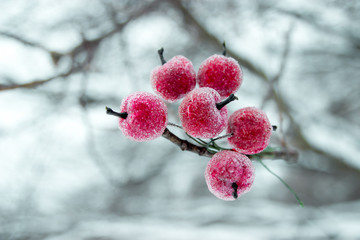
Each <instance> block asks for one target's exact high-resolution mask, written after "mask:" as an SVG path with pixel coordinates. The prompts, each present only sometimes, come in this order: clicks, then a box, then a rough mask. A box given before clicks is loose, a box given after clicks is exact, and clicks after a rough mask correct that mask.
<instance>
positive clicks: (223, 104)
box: [216, 94, 238, 110]
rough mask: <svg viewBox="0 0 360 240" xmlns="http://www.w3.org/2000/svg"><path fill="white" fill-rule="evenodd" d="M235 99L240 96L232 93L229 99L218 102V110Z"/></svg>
mask: <svg viewBox="0 0 360 240" xmlns="http://www.w3.org/2000/svg"><path fill="white" fill-rule="evenodd" d="M234 100H238V98H237V97H236V96H235V95H234V94H231V95H230V96H229V97H228V98H227V99H225V100H224V101H222V102H219V103H217V104H216V108H217V109H218V110H221V109H222V108H223V107H225V106H226V105H227V104H228V103H230V102H232V101H234Z"/></svg>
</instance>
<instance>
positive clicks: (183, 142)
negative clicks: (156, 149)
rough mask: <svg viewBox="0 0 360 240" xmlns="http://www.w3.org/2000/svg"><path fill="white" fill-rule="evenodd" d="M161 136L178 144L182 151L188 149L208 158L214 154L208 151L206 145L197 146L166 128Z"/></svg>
mask: <svg viewBox="0 0 360 240" xmlns="http://www.w3.org/2000/svg"><path fill="white" fill-rule="evenodd" d="M162 136H163V137H164V138H166V139H167V140H169V141H170V142H172V143H174V144H175V145H177V146H179V147H180V149H181V150H182V151H190V152H193V153H197V154H199V155H200V156H205V157H210V158H211V157H212V156H213V155H214V154H213V153H211V152H209V151H208V150H207V149H206V147H201V146H197V145H195V144H192V143H191V142H188V141H186V140H183V139H181V138H179V137H178V136H176V135H175V134H174V133H172V132H171V131H170V130H169V129H167V128H165V131H164V133H163V134H162Z"/></svg>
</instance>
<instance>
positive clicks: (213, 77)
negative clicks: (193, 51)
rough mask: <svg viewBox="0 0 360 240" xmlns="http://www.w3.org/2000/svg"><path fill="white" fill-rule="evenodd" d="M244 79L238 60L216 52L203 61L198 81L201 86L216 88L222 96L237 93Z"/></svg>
mask: <svg viewBox="0 0 360 240" xmlns="http://www.w3.org/2000/svg"><path fill="white" fill-rule="evenodd" d="M242 80H243V74H242V71H241V68H240V66H239V64H238V62H237V61H236V60H235V59H233V58H231V57H226V56H223V55H218V54H215V55H213V56H211V57H209V58H207V59H206V60H205V61H204V62H202V63H201V65H200V68H199V71H198V74H197V82H198V84H199V86H200V87H210V88H213V89H215V90H216V91H217V92H218V93H219V94H220V95H221V97H222V98H226V97H228V96H230V94H232V93H235V92H236V91H237V90H238V89H239V87H240V85H241V83H242Z"/></svg>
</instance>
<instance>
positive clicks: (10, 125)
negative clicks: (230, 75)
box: [0, 0, 360, 240]
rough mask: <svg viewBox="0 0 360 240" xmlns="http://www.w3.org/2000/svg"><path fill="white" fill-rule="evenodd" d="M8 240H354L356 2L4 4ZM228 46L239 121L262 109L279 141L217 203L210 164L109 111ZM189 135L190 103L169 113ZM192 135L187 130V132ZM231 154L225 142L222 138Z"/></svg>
mask: <svg viewBox="0 0 360 240" xmlns="http://www.w3.org/2000/svg"><path fill="white" fill-rule="evenodd" d="M0 9H2V14H1V16H0V194H1V196H2V197H1V200H0V239H12V240H15V239H52V240H55V239H56V240H60V239H199V238H200V237H201V238H204V239H219V238H222V239H225V238H230V237H231V238H234V237H237V238H239V237H243V238H244V239H329V238H331V239H355V238H356V237H358V236H359V235H360V232H359V230H358V225H359V219H360V218H359V217H360V216H359V213H358V211H356V210H357V209H359V197H360V188H359V186H358V184H356V183H358V182H359V180H360V163H359V158H358V156H359V154H360V152H359V149H360V141H359V136H360V119H359V116H360V99H359V98H360V31H359V26H360V3H359V2H358V1H336V0H323V1H316V2H314V1H310V0H308V1H299V0H298V1H274V0H271V1H268V0H258V1H235V0H234V1H209V0H208V1H205V0H199V1H185V0H183V1H181V0H168V1H165V0H149V1H133V0H128V1H125V0H120V1H118V0H90V1H85V0H72V1H70V0H64V1H54V0H50V1H49V0H37V1H26V0H2V1H1V2H0ZM224 40H225V41H226V45H227V47H228V54H229V55H230V56H232V57H234V58H235V59H237V60H238V61H239V63H240V65H241V66H242V68H243V70H244V82H243V85H242V87H241V88H240V89H239V91H238V92H237V96H238V98H239V101H237V102H236V103H234V104H232V105H230V106H229V109H230V111H235V110H236V109H238V108H241V107H246V106H256V107H261V108H262V109H263V110H264V111H265V112H267V113H268V115H269V118H270V120H271V122H272V123H273V124H274V125H278V126H279V130H278V131H277V132H276V133H274V135H273V137H272V142H271V145H273V146H283V147H289V148H296V149H298V150H299V152H300V159H299V162H298V163H296V164H288V163H286V162H284V161H281V160H280V161H271V162H270V161H268V162H266V163H267V165H268V166H269V167H270V168H272V169H273V170H274V171H275V172H277V173H278V174H279V175H281V176H282V177H283V178H284V179H285V180H286V181H287V182H288V183H289V185H291V186H292V187H293V188H294V189H295V191H297V193H298V194H299V195H300V196H301V197H302V200H303V201H304V203H305V206H306V207H305V208H304V209H301V208H299V207H298V206H297V205H296V201H295V200H294V199H293V196H292V195H291V194H290V193H289V192H288V191H287V190H286V189H285V188H284V187H283V186H282V185H281V183H279V182H278V180H277V179H275V178H274V177H273V176H271V175H270V174H268V173H267V172H266V171H265V170H264V169H263V168H262V167H261V165H256V179H255V182H254V187H253V189H252V191H251V192H249V193H248V194H246V195H245V196H243V197H242V198H241V199H239V200H238V201H236V202H234V203H228V202H222V201H220V200H218V199H216V198H215V197H214V196H212V195H211V194H210V193H209V191H208V190H207V188H206V184H205V180H204V176H203V174H204V171H205V166H206V163H207V161H208V159H207V158H204V157H199V156H196V155H195V154H192V153H186V152H182V151H180V150H179V149H178V148H177V147H176V146H174V145H172V144H171V143H170V142H168V141H167V140H165V139H157V140H154V141H151V142H146V143H136V142H131V141H130V140H128V139H126V138H125V137H124V136H123V135H122V134H121V132H120V131H119V130H118V129H117V121H116V119H114V118H112V117H109V116H107V115H105V110H104V108H105V105H108V106H111V107H113V108H117V107H119V105H120V102H121V100H122V99H123V98H124V97H125V96H126V95H128V94H130V93H132V92H134V91H149V92H152V89H151V87H150V80H149V77H150V71H151V70H152V69H153V68H154V67H155V66H157V65H159V64H160V60H159V59H158V56H157V50H158V49H159V48H160V47H164V49H165V58H167V59H170V58H171V57H172V56H175V55H184V56H186V57H187V58H189V59H190V60H191V61H192V62H193V64H194V66H195V69H198V67H199V66H200V64H201V62H202V61H203V60H204V59H206V58H207V57H209V56H210V55H212V54H215V53H221V52H222V46H221V44H222V42H223V41H224ZM168 107H169V119H170V121H171V122H175V123H179V120H178V117H177V107H178V103H175V104H168ZM174 132H176V133H177V134H179V136H181V137H184V138H185V136H184V135H182V133H181V131H178V130H176V129H174ZM224 143H225V142H224Z"/></svg>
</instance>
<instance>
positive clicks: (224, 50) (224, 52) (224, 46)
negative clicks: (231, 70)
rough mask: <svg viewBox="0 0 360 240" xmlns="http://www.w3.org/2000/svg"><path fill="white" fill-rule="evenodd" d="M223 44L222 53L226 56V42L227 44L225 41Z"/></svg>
mask: <svg viewBox="0 0 360 240" xmlns="http://www.w3.org/2000/svg"><path fill="white" fill-rule="evenodd" d="M222 46H223V52H222V55H224V56H226V44H225V41H224V42H223V44H222Z"/></svg>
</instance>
